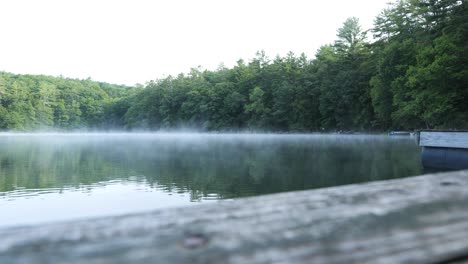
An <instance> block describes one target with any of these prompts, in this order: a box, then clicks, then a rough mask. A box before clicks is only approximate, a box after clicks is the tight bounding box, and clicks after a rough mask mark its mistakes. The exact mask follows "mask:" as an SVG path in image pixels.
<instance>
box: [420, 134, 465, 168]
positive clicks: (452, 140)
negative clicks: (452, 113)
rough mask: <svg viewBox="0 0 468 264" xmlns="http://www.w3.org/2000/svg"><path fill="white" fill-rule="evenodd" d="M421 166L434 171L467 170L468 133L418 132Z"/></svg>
mask: <svg viewBox="0 0 468 264" xmlns="http://www.w3.org/2000/svg"><path fill="white" fill-rule="evenodd" d="M418 137H419V146H421V147H422V155H421V158H422V164H423V166H424V167H427V168H435V169H455V170H457V169H468V131H437V130H428V131H420V132H419V136H418Z"/></svg>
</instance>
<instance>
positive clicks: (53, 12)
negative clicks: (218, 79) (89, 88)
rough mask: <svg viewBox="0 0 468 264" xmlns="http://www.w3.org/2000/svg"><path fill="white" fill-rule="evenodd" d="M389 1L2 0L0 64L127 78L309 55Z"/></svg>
mask: <svg viewBox="0 0 468 264" xmlns="http://www.w3.org/2000/svg"><path fill="white" fill-rule="evenodd" d="M387 2H389V0H353V1H351V0H333V1H332V0H320V1H318V0H281V1H276V0H265V1H263V0H229V1H227V0H166V1H157V0H66V1H64V0H41V1H38V0H1V1H0V36H1V37H0V71H7V72H13V73H29V74H46V75H53V76H58V75H63V76H64V77H71V78H88V77H91V78H92V79H93V80H97V81H106V82H110V83H117V84H128V85H133V84H135V83H142V84H144V83H146V82H147V81H149V80H154V79H158V78H163V77H165V76H167V75H169V74H172V75H176V74H178V73H180V72H184V73H186V72H189V70H190V68H192V67H197V66H199V65H200V66H202V68H204V69H216V68H217V66H218V65H219V64H220V63H222V62H223V63H224V64H225V65H226V66H228V67H231V66H233V65H234V64H235V62H236V61H237V60H238V59H240V58H242V59H245V60H249V59H251V58H253V57H254V56H255V52H256V51H258V50H265V52H266V53H267V55H268V56H269V57H275V56H276V55H277V54H279V55H281V56H284V55H285V54H286V53H287V52H288V51H293V52H294V53H296V54H300V53H302V52H304V53H306V54H307V55H308V56H309V57H313V55H314V54H315V52H316V50H317V49H318V48H319V47H320V46H321V45H324V44H327V43H332V42H333V41H334V40H335V35H336V30H337V29H338V28H339V27H340V26H341V25H342V23H343V22H344V21H345V20H346V18H348V17H351V16H355V17H358V18H359V19H360V22H361V24H362V26H363V28H365V29H366V28H370V27H372V23H373V19H374V18H375V16H376V15H378V14H379V12H380V11H381V10H382V9H383V8H384V7H385V6H386V3H387Z"/></svg>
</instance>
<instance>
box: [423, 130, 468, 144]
mask: <svg viewBox="0 0 468 264" xmlns="http://www.w3.org/2000/svg"><path fill="white" fill-rule="evenodd" d="M419 145H420V146H421V147H446V148H468V132H430V131H421V132H419Z"/></svg>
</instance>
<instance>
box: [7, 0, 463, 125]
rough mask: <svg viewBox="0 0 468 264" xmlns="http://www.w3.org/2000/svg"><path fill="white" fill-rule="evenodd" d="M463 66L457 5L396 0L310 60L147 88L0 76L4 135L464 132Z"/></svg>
mask: <svg viewBox="0 0 468 264" xmlns="http://www.w3.org/2000/svg"><path fill="white" fill-rule="evenodd" d="M371 34H372V38H369V35H371ZM369 39H372V40H369ZM467 65H468V13H467V8H466V3H465V0H402V1H397V2H395V3H392V4H390V5H389V6H388V7H387V8H386V9H385V10H383V11H382V12H381V13H380V14H379V15H378V16H377V17H376V19H375V23H374V28H373V29H372V30H371V31H370V32H368V31H364V30H363V29H362V28H361V26H360V25H359V21H358V19H357V18H349V19H347V20H346V21H345V22H344V23H343V25H342V27H341V28H339V29H338V30H337V35H336V41H335V42H334V43H331V44H328V45H324V46H322V47H321V48H320V49H319V50H318V51H317V52H316V55H315V57H314V58H313V59H309V58H307V57H306V56H305V55H304V54H302V55H299V56H297V55H295V54H293V53H289V54H288V55H286V56H285V57H280V56H277V57H275V58H273V59H270V58H269V57H268V56H267V55H266V54H265V53H264V52H258V53H257V55H256V57H255V58H254V59H252V60H250V61H249V62H245V61H243V60H239V61H238V62H237V65H236V66H234V67H232V68H226V67H224V66H220V67H219V68H218V69H217V70H215V71H208V70H200V69H192V71H191V72H190V73H188V74H180V75H178V76H176V77H173V76H169V77H167V78H164V79H160V80H156V81H151V82H149V83H147V85H146V86H145V87H126V86H119V85H111V84H107V83H99V82H94V81H91V80H74V79H66V78H56V77H47V76H32V75H14V74H10V73H0V129H1V130H35V129H45V130H47V129H79V128H86V129H90V128H91V129H150V130H157V129H172V128H182V127H184V128H195V129H203V130H243V129H255V130H269V131H339V130H353V131H382V130H388V129H421V128H441V129H442V128H447V129H468V67H467Z"/></svg>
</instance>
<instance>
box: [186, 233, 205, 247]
mask: <svg viewBox="0 0 468 264" xmlns="http://www.w3.org/2000/svg"><path fill="white" fill-rule="evenodd" d="M207 243H208V238H207V237H206V236H205V235H203V234H186V235H185V237H184V240H183V241H182V246H183V247H184V248H187V249H196V248H199V247H202V246H204V245H206V244H207Z"/></svg>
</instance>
